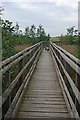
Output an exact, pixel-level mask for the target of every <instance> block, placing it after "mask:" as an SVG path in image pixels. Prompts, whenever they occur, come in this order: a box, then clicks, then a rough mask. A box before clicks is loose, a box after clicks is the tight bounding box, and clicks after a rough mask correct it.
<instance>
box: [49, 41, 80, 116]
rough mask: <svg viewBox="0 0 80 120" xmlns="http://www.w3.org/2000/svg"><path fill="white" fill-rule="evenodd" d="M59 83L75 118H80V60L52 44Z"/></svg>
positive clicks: (51, 48) (51, 49)
mask: <svg viewBox="0 0 80 120" xmlns="http://www.w3.org/2000/svg"><path fill="white" fill-rule="evenodd" d="M50 51H51V55H52V57H53V59H54V61H55V65H56V70H57V74H58V77H59V82H60V85H61V87H62V90H63V92H64V96H65V98H67V99H66V100H67V103H68V104H69V109H70V110H71V111H72V113H71V114H73V117H74V118H79V117H80V60H79V59H77V58H75V57H74V56H73V55H71V54H70V53H68V52H67V51H66V50H64V49H62V48H61V47H59V46H57V45H56V44H55V43H52V42H51V43H50Z"/></svg>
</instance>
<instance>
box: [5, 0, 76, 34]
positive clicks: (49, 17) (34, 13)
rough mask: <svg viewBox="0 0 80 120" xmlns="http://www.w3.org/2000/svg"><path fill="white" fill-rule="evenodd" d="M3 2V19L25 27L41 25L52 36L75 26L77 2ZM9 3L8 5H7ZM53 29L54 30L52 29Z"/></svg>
mask: <svg viewBox="0 0 80 120" xmlns="http://www.w3.org/2000/svg"><path fill="white" fill-rule="evenodd" d="M12 1H13V3H11V0H3V2H4V6H5V11H4V12H5V13H4V18H5V19H6V18H7V19H9V20H11V21H13V22H16V21H17V22H19V25H20V26H21V28H22V29H23V28H25V27H26V26H25V25H27V26H28V25H29V26H30V25H31V24H33V23H34V24H35V25H39V24H42V25H43V26H44V27H45V28H46V29H47V32H49V33H51V34H52V35H54V34H55V35H58V34H60V33H64V30H66V28H67V27H68V26H73V25H74V26H75V25H76V26H77V19H78V17H77V12H78V11H77V4H78V0H57V1H56V0H17V2H15V0H12ZM8 2H10V3H8ZM54 28H55V29H54Z"/></svg>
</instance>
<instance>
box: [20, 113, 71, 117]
mask: <svg viewBox="0 0 80 120" xmlns="http://www.w3.org/2000/svg"><path fill="white" fill-rule="evenodd" d="M28 117H29V118H30V117H33V118H35V117H42V118H43V117H47V118H49V117H55V118H58V117H61V118H62V117H63V118H69V117H70V116H69V114H68V113H46V112H45V113H43V112H19V113H18V118H28Z"/></svg>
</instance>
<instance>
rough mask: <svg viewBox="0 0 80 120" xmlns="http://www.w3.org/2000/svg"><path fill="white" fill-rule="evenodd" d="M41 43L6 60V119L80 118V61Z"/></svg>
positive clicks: (4, 69) (4, 73)
mask: <svg viewBox="0 0 80 120" xmlns="http://www.w3.org/2000/svg"><path fill="white" fill-rule="evenodd" d="M44 46H45V42H40V43H37V44H35V45H33V46H31V47H29V48H27V49H25V50H23V51H21V52H19V53H18V54H16V55H14V56H12V57H10V58H8V59H7V60H5V61H3V62H2V70H1V71H2V74H3V84H2V85H3V96H2V118H3V119H6V118H16V119H17V118H32V119H33V118H36V119H37V118H41V119H42V118H77V119H78V118H79V117H80V60H78V59H77V58H75V57H74V56H72V55H71V54H70V53H68V52H67V51H65V50H64V49H62V48H60V47H59V46H57V45H56V44H54V43H50V45H49V51H47V50H45V48H44Z"/></svg>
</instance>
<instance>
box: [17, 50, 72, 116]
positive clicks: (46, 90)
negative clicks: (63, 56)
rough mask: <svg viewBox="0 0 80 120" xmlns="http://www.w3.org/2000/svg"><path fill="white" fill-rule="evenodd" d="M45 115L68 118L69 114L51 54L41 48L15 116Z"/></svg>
mask: <svg viewBox="0 0 80 120" xmlns="http://www.w3.org/2000/svg"><path fill="white" fill-rule="evenodd" d="M45 117H47V118H48V117H50V118H51V117H63V118H69V117H70V115H69V112H68V109H67V105H66V102H65V100H64V97H63V94H62V90H61V87H60V85H59V81H58V77H57V74H56V71H55V65H54V63H53V62H52V58H51V55H50V53H49V51H45V50H43V52H42V54H41V56H40V59H39V61H38V64H37V67H36V70H35V72H34V74H33V76H32V78H31V80H30V81H29V83H28V88H27V89H26V92H25V94H24V96H23V99H22V102H21V104H20V106H19V109H18V112H17V115H16V118H45Z"/></svg>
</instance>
